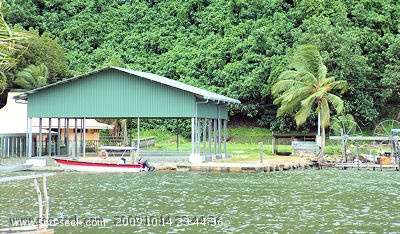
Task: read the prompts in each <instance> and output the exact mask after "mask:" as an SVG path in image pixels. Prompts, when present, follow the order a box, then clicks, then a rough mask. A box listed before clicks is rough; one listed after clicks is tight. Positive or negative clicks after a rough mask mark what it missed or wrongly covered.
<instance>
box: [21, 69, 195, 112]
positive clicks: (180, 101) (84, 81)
mask: <svg viewBox="0 0 400 234" xmlns="http://www.w3.org/2000/svg"><path fill="white" fill-rule="evenodd" d="M28 102H29V105H28V107H29V109H28V116H29V117H66V118H83V117H86V118H117V117H119V118H129V117H143V118H145V117H149V118H165V117H167V118H168V117H171V118H175V117H193V116H194V114H195V105H194V103H195V97H194V95H193V94H192V93H189V92H186V91H182V90H178V89H176V88H173V87H170V86H167V85H162V84H160V83H157V82H153V81H150V80H146V79H143V78H141V77H136V76H133V75H130V74H126V73H123V72H120V71H115V70H106V71H103V72H101V73H94V74H90V75H88V76H86V77H82V78H80V79H77V80H73V81H72V82H68V83H63V84H59V85H57V86H53V87H51V88H48V89H44V90H40V91H38V92H35V93H33V94H30V95H29V96H28Z"/></svg>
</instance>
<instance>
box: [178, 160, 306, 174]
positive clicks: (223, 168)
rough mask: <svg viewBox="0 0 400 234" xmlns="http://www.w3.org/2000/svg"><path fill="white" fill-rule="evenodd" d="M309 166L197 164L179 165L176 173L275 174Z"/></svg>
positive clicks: (297, 163)
mask: <svg viewBox="0 0 400 234" xmlns="http://www.w3.org/2000/svg"><path fill="white" fill-rule="evenodd" d="M310 166H311V164H310V163H308V162H307V161H305V160H304V161H296V162H286V163H223V162H221V163H218V162H209V163H199V164H179V165H177V166H176V171H178V172H186V171H194V172H231V173H249V172H253V173H254V172H275V171H285V170H295V169H299V168H308V167H310Z"/></svg>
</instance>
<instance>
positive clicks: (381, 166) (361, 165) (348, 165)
mask: <svg viewBox="0 0 400 234" xmlns="http://www.w3.org/2000/svg"><path fill="white" fill-rule="evenodd" d="M333 166H334V167H337V168H343V169H347V168H358V169H363V168H364V169H366V170H370V169H371V170H374V171H375V170H376V169H378V170H383V169H392V170H395V171H398V170H399V165H395V164H376V163H336V164H333Z"/></svg>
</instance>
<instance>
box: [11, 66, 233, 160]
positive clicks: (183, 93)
mask: <svg viewBox="0 0 400 234" xmlns="http://www.w3.org/2000/svg"><path fill="white" fill-rule="evenodd" d="M16 101H17V102H25V103H27V105H28V113H27V122H28V138H29V142H30V143H29V145H28V149H27V155H28V157H31V156H32V139H33V134H34V131H33V127H32V119H33V118H39V119H45V118H46V119H57V120H58V119H61V118H64V119H68V120H69V119H73V121H75V123H78V122H79V121H81V120H85V119H88V118H94V119H102V118H108V119H112V118H115V119H124V118H125V119H131V118H137V119H138V138H139V136H140V133H139V132H140V119H146V118H149V119H171V118H175V119H191V142H192V149H191V152H190V153H189V154H188V157H189V156H190V161H192V162H200V161H202V160H204V157H205V156H206V155H214V156H215V155H220V156H224V155H226V139H227V137H226V127H227V121H228V108H229V104H239V103H240V101H239V100H236V99H233V98H229V97H226V96H223V95H220V94H217V93H214V92H210V91H207V90H204V89H200V88H197V87H194V86H191V85H187V84H184V83H182V82H178V81H176V80H172V79H169V78H166V77H162V76H159V75H156V74H151V73H147V72H141V71H134V70H130V69H125V68H119V67H105V68H102V69H99V70H95V71H93V72H89V73H86V74H83V75H80V76H76V77H72V78H69V79H66V80H63V81H60V82H57V83H54V84H51V85H48V86H44V87H41V88H38V89H34V90H31V91H28V92H25V93H24V94H21V95H19V96H17V97H16ZM57 122H58V123H59V121H57ZM76 125H77V124H76ZM51 128H55V129H59V128H60V126H59V125H57V126H54V127H53V126H52V127H51ZM83 132H85V126H83ZM48 134H49V137H48V138H49V139H51V134H52V133H51V131H50V132H49V133H48ZM75 134H76V131H75ZM75 139H77V138H75ZM83 142H85V140H84V141H83ZM206 142H208V144H206ZM211 142H214V145H211ZM56 144H57V147H56V150H57V152H56V154H57V155H59V154H60V147H59V145H60V139H59V138H58V139H57V141H56ZM201 144H202V145H201ZM201 146H202V147H201ZM83 148H84V149H83V152H82V153H83V156H85V148H86V147H85V145H84V147H83ZM138 150H139V149H138Z"/></svg>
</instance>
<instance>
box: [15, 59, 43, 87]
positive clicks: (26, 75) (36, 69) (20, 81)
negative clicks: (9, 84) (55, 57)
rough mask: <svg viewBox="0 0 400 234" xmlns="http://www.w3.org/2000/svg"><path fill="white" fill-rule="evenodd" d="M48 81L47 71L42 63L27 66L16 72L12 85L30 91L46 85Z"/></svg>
mask: <svg viewBox="0 0 400 234" xmlns="http://www.w3.org/2000/svg"><path fill="white" fill-rule="evenodd" d="M48 79H49V70H48V69H47V67H46V65H44V64H43V63H42V64H40V65H38V66H35V65H29V66H28V67H26V68H25V69H23V70H22V71H20V72H18V74H17V78H16V79H15V81H14V84H16V85H18V86H20V87H21V88H23V89H26V90H31V89H36V88H40V87H42V86H45V85H47V81H48Z"/></svg>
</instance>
